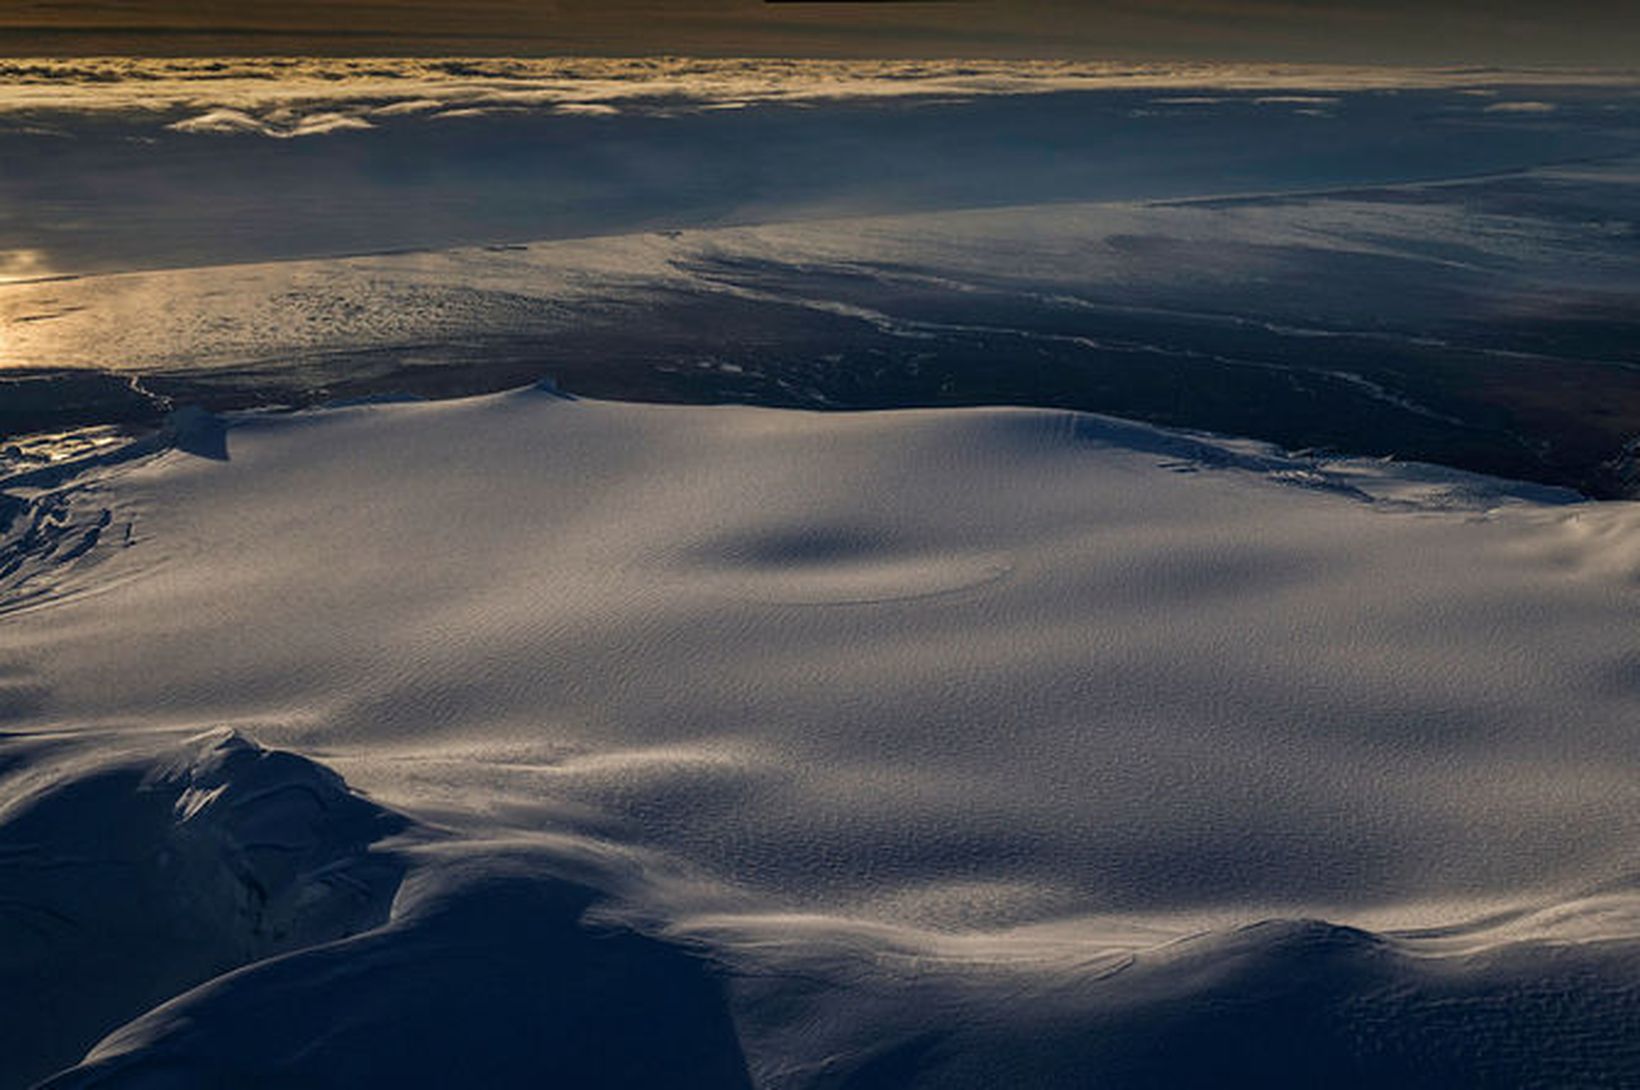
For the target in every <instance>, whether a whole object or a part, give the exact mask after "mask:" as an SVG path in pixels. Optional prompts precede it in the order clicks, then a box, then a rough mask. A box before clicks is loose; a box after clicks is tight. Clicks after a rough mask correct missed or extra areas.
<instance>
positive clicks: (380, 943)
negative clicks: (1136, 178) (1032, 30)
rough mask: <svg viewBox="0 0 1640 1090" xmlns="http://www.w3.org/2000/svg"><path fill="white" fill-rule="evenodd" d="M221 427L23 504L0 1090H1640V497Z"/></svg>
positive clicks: (647, 414) (407, 409) (593, 421)
mask: <svg viewBox="0 0 1640 1090" xmlns="http://www.w3.org/2000/svg"><path fill="white" fill-rule="evenodd" d="M209 423H210V422H209V421H204V420H197V419H196V420H193V421H192V422H184V424H182V425H178V428H177V431H178V440H179V442H180V443H181V446H182V447H183V448H185V449H178V450H173V451H171V452H170V453H165V454H159V455H145V456H142V457H137V458H132V459H128V460H126V461H124V462H122V463H119V464H111V465H108V466H105V467H103V468H100V469H93V470H91V471H90V472H89V473H88V474H85V475H82V476H81V477H78V478H74V479H73V480H71V481H69V482H67V483H53V482H51V481H49V480H42V479H39V478H36V479H35V481H34V487H32V488H29V489H16V488H14V489H13V492H14V494H15V497H16V498H15V509H13V510H10V511H9V513H7V514H6V518H7V520H8V521H7V527H8V529H7V530H6V535H7V536H6V537H5V539H4V545H5V549H7V550H9V551H8V552H6V553H3V554H0V555H6V556H15V557H16V558H20V559H21V562H20V563H18V564H16V565H15V567H14V569H12V570H11V571H10V573H9V574H7V575H6V577H5V578H6V580H7V582H5V583H4V584H0V594H3V595H5V597H4V598H3V599H0V601H4V603H5V607H4V608H5V609H6V610H7V612H5V613H4V614H0V708H3V711H4V718H5V722H6V723H7V724H8V726H7V730H8V732H9V733H7V734H6V735H5V736H4V738H3V739H0V775H3V776H4V798H5V799H6V800H7V801H6V803H5V806H4V808H3V809H0V980H3V987H4V992H5V994H6V995H8V996H10V997H12V999H11V1001H10V1002H8V1004H7V1008H8V1009H7V1017H6V1018H5V1019H4V1021H3V1028H0V1055H3V1056H5V1057H6V1059H5V1061H4V1063H3V1065H0V1066H3V1068H4V1072H3V1078H0V1083H3V1084H4V1085H5V1086H26V1085H29V1084H30V1083H32V1082H34V1081H35V1080H38V1079H41V1078H51V1076H52V1073H53V1072H62V1073H60V1074H58V1075H56V1077H55V1078H53V1079H51V1081H50V1082H49V1085H51V1086H53V1087H93V1086H95V1087H138V1086H140V1087H144V1088H149V1087H207V1086H209V1087H222V1086H253V1085H256V1086H287V1085H288V1086H350V1087H351V1086H360V1085H403V1086H453V1085H489V1086H538V1085H546V1084H551V1083H554V1082H563V1083H565V1084H568V1085H576V1086H700V1087H714V1088H719V1087H735V1086H758V1087H768V1088H797V1087H804V1088H808V1087H850V1088H856V1090H859V1088H875V1087H941V1088H945V1087H997V1086H1019V1087H1031V1086H1039V1087H1063V1086H1082V1085H1098V1086H1112V1087H1141V1086H1144V1087H1148V1086H1168V1087H1187V1086H1204V1087H1205V1086H1215V1087H1222V1086H1236V1085H1248V1086H1254V1085H1256V1086H1317V1085H1328V1086H1363V1087H1365V1086H1384V1085H1404V1086H1431V1087H1434V1086H1441V1087H1450V1086H1483V1085H1484V1086H1557V1087H1559V1086H1620V1085H1628V1084H1632V1083H1634V1082H1636V1081H1640V983H1637V981H1640V975H1637V972H1636V970H1637V969H1640V944H1637V935H1640V900H1637V899H1636V896H1635V892H1636V885H1635V878H1634V864H1633V860H1634V846H1635V843H1636V832H1637V827H1636V826H1637V818H1636V814H1637V813H1640V777H1637V775H1636V772H1637V769H1636V754H1637V753H1640V749H1637V747H1636V741H1637V730H1640V727H1637V724H1640V718H1637V717H1636V715H1635V711H1636V694H1637V686H1640V672H1637V666H1636V663H1637V659H1636V657H1635V651H1634V646H1633V631H1634V623H1633V622H1634V615H1635V608H1636V604H1637V600H1636V590H1635V585H1636V578H1637V576H1640V552H1637V551H1636V549H1635V546H1634V541H1635V533H1636V530H1637V527H1636V526H1635V525H1634V523H1635V521H1636V518H1637V517H1640V516H1637V515H1636V513H1635V510H1634V509H1633V508H1632V507H1631V506H1630V505H1627V504H1589V503H1566V502H1561V501H1563V500H1564V499H1565V498H1566V497H1564V495H1562V494H1557V493H1555V492H1553V491H1552V490H1547V489H1533V488H1530V487H1528V486H1510V485H1506V484H1504V483H1502V482H1498V481H1494V480H1490V479H1486V478H1480V477H1472V476H1465V475H1463V474H1460V473H1457V472H1455V471H1447V470H1436V469H1431V468H1428V467H1418V466H1404V465H1396V464H1391V463H1381V462H1374V461H1351V460H1340V461H1325V460H1306V459H1296V458H1292V457H1287V456H1283V455H1280V454H1278V453H1276V452H1275V451H1273V450H1271V449H1269V448H1266V447H1263V446H1260V445H1257V444H1253V443H1238V442H1231V441H1223V440H1215V439H1209V438H1205V437H1201V436H1195V435H1189V434H1184V433H1178V432H1169V431H1165V430H1160V429H1154V428H1148V427H1144V426H1140V425H1131V424H1122V423H1118V422H1115V421H1112V420H1110V419H1108V418H1103V417H1097V416H1090V415H1077V414H1071V413H1062V412H1048V411H1034V410H956V409H947V410H932V411H917V412H888V413H868V414H858V415H846V416H844V415H822V414H808V413H799V412H790V411H777V410H766V409H754V408H745V407H716V408H710V407H704V408H703V407H695V408H690V407H675V406H674V407H646V406H636V405H614V404H606V403H600V402H588V401H568V400H563V399H560V398H558V397H555V396H553V395H552V394H550V393H548V392H544V391H540V390H533V389H531V390H524V391H520V392H514V393H509V394H501V395H493V396H488V397H483V398H475V399H469V400H464V401H453V402H445V403H439V404H402V405H384V406H373V407H358V408H349V409H332V410H326V411H317V412H309V413H302V414H294V415H285V416H255V415H250V416H243V417H239V418H236V419H234V420H232V421H230V426H229V427H228V429H227V431H226V433H225V436H224V434H223V433H222V432H221V431H220V430H219V429H218V430H214V431H213V430H211V429H210V427H209V426H208V425H209ZM201 435H204V439H203V440H202V439H201V438H200V436H201ZM190 449H191V450H193V451H194V453H188V452H187V451H188V450H190ZM64 489H71V490H72V491H67V492H65V491H63V490H64ZM88 520H89V522H88ZM99 521H100V522H101V523H102V524H103V525H104V526H105V529H104V530H103V531H102V532H101V533H100V534H99V535H97V536H96V537H95V538H93V539H92V540H90V541H89V543H85V541H86V538H85V534H84V530H83V527H84V526H86V525H89V524H92V523H97V522H99ZM82 543H85V544H84V547H83V548H81V544H82ZM70 554H72V555H70ZM23 574H26V575H27V582H25V583H22V584H18V583H17V579H18V578H20V577H21V575H23ZM344 777H345V780H344ZM76 1064H77V1066H75V1065H76ZM70 1068H71V1070H65V1069H70Z"/></svg>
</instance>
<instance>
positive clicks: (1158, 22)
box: [0, 0, 1640, 68]
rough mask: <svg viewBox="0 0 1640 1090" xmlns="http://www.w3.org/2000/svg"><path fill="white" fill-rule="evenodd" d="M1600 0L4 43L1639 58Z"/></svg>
mask: <svg viewBox="0 0 1640 1090" xmlns="http://www.w3.org/2000/svg"><path fill="white" fill-rule="evenodd" d="M1637 12H1640V9H1637V8H1636V6H1634V5H1626V4H1621V3H1614V2H1609V0H1570V2H1568V3H1563V4H1557V5H1552V6H1551V5H1546V4H1543V3H1540V2H1537V0H1502V2H1498V3H1482V2H1478V0H1443V2H1441V3H1435V4H1415V3H1409V2H1405V0H1395V2H1392V3H1365V2H1362V0H1319V2H1292V0H1273V2H1272V0H1166V2H1163V3H1152V4H1140V3H1133V2H1129V0H1015V2H1000V0H923V2H918V3H903V2H884V0H879V2H876V3H869V2H851V3H840V2H829V3H828V2H808V3H770V2H766V0H608V2H593V0H475V2H474V3H469V4H462V5H459V6H457V5H451V4H447V3H437V2H432V0H339V2H336V3H322V2H319V0H250V2H244V0H14V2H12V3H9V4H7V5H6V6H5V10H4V11H0V55H4V56H12V57H18V56H74V55H89V54H104V53H112V54H128V55H148V56H174V55H192V56H198V55H210V54H217V53H223V54H235V55H271V54H308V55H330V56H337V55H385V54H409V55H418V56H425V55H438V54H471V55H499V54H518V55H562V54H594V55H633V54H639V55H648V54H687V55H702V56H734V55H745V56H770V55H780V56H805V57H928V56H986V57H1001V58H1012V57H1069V58H1089V57H1122V58H1134V59H1156V58H1169V59H1181V60H1257V61H1281V62H1317V63H1349V64H1367V63H1370V64H1386V65H1401V64H1482V65H1492V64H1500V65H1550V66H1569V65H1571V66H1618V67H1625V68H1632V67H1634V63H1635V62H1634V58H1635V57H1636V56H1640V14H1637Z"/></svg>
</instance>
